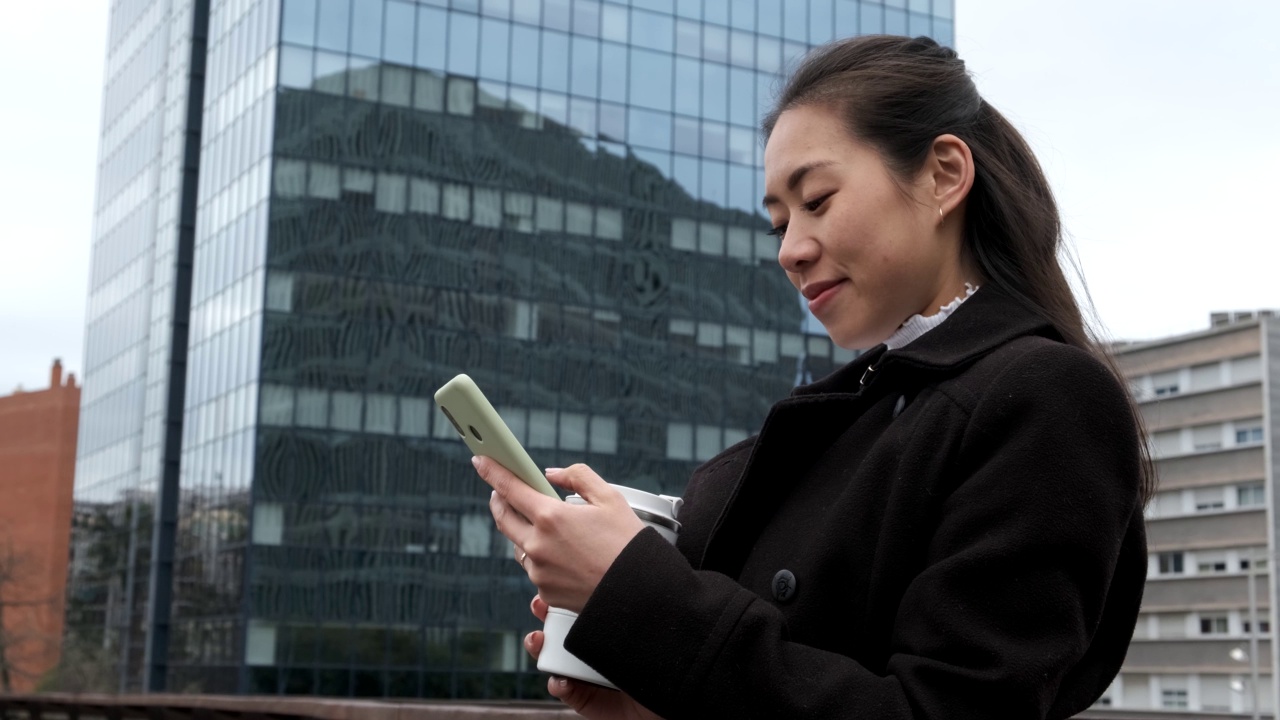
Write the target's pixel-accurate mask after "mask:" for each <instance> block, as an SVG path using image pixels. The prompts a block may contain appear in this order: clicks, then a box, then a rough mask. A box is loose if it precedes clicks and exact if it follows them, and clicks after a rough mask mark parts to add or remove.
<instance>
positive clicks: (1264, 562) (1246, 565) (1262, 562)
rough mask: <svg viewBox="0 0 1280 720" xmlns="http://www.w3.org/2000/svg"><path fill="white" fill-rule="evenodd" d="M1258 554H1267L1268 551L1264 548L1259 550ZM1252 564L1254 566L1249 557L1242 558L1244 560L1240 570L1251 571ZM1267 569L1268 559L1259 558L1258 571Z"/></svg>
mask: <svg viewBox="0 0 1280 720" xmlns="http://www.w3.org/2000/svg"><path fill="white" fill-rule="evenodd" d="M1258 552H1259V553H1264V552H1266V550H1265V549H1262V548H1259V549H1258ZM1251 564H1252V563H1251V562H1250V560H1249V558H1247V557H1242V558H1240V569H1241V570H1248V569H1249V566H1250V565H1251ZM1266 567H1267V559H1266V558H1265V557H1260V558H1258V569H1259V570H1262V569H1265V568H1266Z"/></svg>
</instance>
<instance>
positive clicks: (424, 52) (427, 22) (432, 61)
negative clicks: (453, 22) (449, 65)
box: [414, 7, 449, 70]
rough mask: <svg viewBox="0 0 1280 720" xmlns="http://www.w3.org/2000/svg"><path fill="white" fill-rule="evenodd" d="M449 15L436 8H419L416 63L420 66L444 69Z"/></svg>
mask: <svg viewBox="0 0 1280 720" xmlns="http://www.w3.org/2000/svg"><path fill="white" fill-rule="evenodd" d="M448 17H449V16H448V15H447V14H446V13H445V12H444V11H443V10H437V9H435V8H428V7H420V8H418V49H417V57H416V59H415V61H414V64H415V65H417V66H418V67H423V68H431V69H432V70H444V68H445V59H444V51H445V48H446V47H448V42H447V40H446V38H447V37H448V30H449V26H448V22H449V20H448Z"/></svg>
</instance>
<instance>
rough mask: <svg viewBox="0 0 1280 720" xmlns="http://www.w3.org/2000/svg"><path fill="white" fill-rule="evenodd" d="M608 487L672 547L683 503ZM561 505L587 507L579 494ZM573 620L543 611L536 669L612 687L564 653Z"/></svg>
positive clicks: (565, 613) (568, 614) (558, 610)
mask: <svg viewBox="0 0 1280 720" xmlns="http://www.w3.org/2000/svg"><path fill="white" fill-rule="evenodd" d="M610 487H612V488H613V489H615V490H617V491H618V492H620V493H622V497H624V498H626V500H627V504H628V505H630V506H631V509H632V510H634V511H635V513H636V516H637V517H639V518H640V519H641V520H643V521H644V523H645V524H646V525H648V526H649V527H651V528H653V529H654V530H657V531H658V534H659V535H661V536H662V537H663V538H665V539H666V541H667V542H669V543H671V544H673V545H674V544H675V542H676V534H677V533H679V532H680V523H679V522H676V516H677V515H678V514H679V513H680V506H681V505H682V504H684V501H683V500H681V499H680V498H678V497H671V496H669V495H654V494H653V493H649V492H645V491H643V490H636V489H635V488H629V487H625V486H622V485H614V484H612V483H610ZM565 502H567V503H569V504H571V505H586V504H587V501H586V500H583V499H582V496H581V495H570V496H569V497H567V498H565ZM577 617H578V614H577V613H575V612H572V611H569V610H563V609H561V608H550V609H549V610H547V620H546V622H545V623H544V624H543V626H542V633H543V641H542V653H541V654H539V655H538V669H539V670H541V671H542V672H545V673H550V674H552V675H560V676H562V677H571V678H574V679H575V680H585V681H587V682H590V683H595V684H596V685H603V686H604V687H609V688H616V687H617V686H616V685H614V684H613V683H611V682H609V681H608V680H606V679H605V678H604V676H603V675H601V674H600V673H598V672H596V671H595V670H593V669H592V668H591V666H590V665H588V664H586V663H584V662H582V661H581V660H579V659H578V658H577V657H575V656H574V655H573V653H571V652H569V651H568V650H565V648H564V639H565V637H567V636H568V635H569V629H570V628H572V627H573V621H574V620H576V619H577Z"/></svg>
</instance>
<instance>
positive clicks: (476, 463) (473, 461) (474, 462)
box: [471, 455, 480, 470]
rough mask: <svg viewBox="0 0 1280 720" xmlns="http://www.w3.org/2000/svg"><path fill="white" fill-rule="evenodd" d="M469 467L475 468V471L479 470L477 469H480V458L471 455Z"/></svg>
mask: <svg viewBox="0 0 1280 720" xmlns="http://www.w3.org/2000/svg"><path fill="white" fill-rule="evenodd" d="M471 467H473V468H475V469H477V470H479V469H480V456H479V455H472V456H471Z"/></svg>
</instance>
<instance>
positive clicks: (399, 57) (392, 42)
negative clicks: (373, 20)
mask: <svg viewBox="0 0 1280 720" xmlns="http://www.w3.org/2000/svg"><path fill="white" fill-rule="evenodd" d="M382 58H383V59H384V60H387V61H390V62H393V63H400V64H402V65H412V64H413V5H411V4H409V3H405V2H396V0H391V1H390V2H388V3H387V17H386V26H385V29H384V33H383V45H382Z"/></svg>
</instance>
